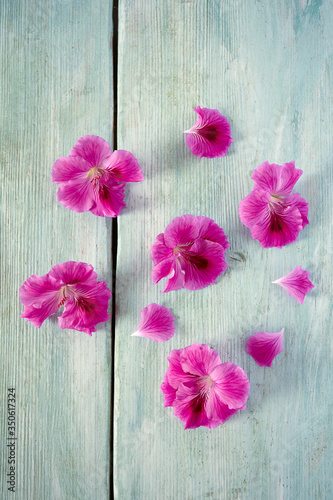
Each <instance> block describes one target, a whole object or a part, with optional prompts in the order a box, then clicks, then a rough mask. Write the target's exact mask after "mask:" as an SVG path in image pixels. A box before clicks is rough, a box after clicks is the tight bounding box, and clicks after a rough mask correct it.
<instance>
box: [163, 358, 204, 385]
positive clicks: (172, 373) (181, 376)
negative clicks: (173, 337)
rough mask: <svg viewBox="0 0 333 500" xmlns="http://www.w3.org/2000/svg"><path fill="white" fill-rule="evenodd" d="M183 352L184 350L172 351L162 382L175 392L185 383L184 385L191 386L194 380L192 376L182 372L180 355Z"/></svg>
mask: <svg viewBox="0 0 333 500" xmlns="http://www.w3.org/2000/svg"><path fill="white" fill-rule="evenodd" d="M183 351H184V349H173V350H172V351H171V352H170V354H169V356H168V361H169V367H168V369H167V372H166V374H165V377H164V382H166V383H167V384H168V385H170V387H172V388H173V389H175V390H177V389H178V387H179V386H180V384H183V383H186V385H193V384H194V383H195V379H196V377H195V376H194V375H192V374H191V373H185V372H184V370H183V367H182V364H181V355H182V353H183ZM162 390H163V389H162Z"/></svg>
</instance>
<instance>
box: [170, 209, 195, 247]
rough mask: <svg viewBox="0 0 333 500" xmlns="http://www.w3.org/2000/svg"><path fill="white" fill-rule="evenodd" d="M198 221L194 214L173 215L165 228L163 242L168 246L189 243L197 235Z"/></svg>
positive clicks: (191, 242)
mask: <svg viewBox="0 0 333 500" xmlns="http://www.w3.org/2000/svg"><path fill="white" fill-rule="evenodd" d="M198 229H199V228H198V221H197V217H195V216H194V215H182V216H181V217H175V218H174V219H173V220H172V221H171V222H170V223H169V224H168V225H167V227H166V228H165V231H164V242H165V245H166V246H167V247H169V248H175V247H177V246H180V245H186V246H187V245H191V244H193V241H194V240H195V239H196V238H197V237H198Z"/></svg>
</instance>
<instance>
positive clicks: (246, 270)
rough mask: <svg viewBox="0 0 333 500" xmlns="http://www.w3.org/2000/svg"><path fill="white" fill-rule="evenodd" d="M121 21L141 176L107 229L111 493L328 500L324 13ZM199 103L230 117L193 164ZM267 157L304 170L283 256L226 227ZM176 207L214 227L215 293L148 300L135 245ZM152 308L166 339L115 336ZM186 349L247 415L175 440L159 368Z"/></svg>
mask: <svg viewBox="0 0 333 500" xmlns="http://www.w3.org/2000/svg"><path fill="white" fill-rule="evenodd" d="M119 16H120V17H119V94H118V97H119V102H118V110H119V115H118V147H119V148H124V149H128V150H130V151H132V152H133V153H134V154H135V156H136V157H137V158H138V160H139V162H140V163H141V165H142V168H143V170H144V173H145V181H144V182H143V183H142V184H140V185H135V186H133V187H132V186H131V188H130V190H129V192H128V196H127V208H126V209H125V210H124V213H123V214H122V215H121V217H120V218H119V253H118V268H117V279H118V282H117V290H118V293H117V323H116V358H115V361H116V372H115V376H116V394H115V492H116V498H117V499H119V500H120V499H142V500H153V499H163V500H167V499H169V500H175V499H177V500H181V499H184V500H185V499H186V500H194V499H195V500H202V499H205V498H211V499H214V500H216V499H226V500H230V499H233V500H236V499H242V500H245V499H248V500H254V499H256V500H259V499H263V500H264V499H265V500H277V499H279V500H281V499H284V500H287V499H288V500H294V499H302V500H306V499H309V500H313V499H329V498H332V497H333V489H332V485H331V471H332V465H333V463H332V459H333V456H332V437H333V436H332V425H331V415H332V329H331V319H332V318H331V311H332V310H331V307H332V300H331V297H332V222H331V221H332V191H331V188H332V168H331V163H332V111H333V106H332V91H333V88H332V49H333V43H332V36H331V34H332V29H333V9H332V3H331V2H329V1H328V0H323V1H311V0H309V1H307V0H301V1H297V0H295V1H289V0H288V1H287V0H279V1H277V0H272V1H270V2H264V1H255V0H249V1H247V2H242V1H240V0H236V1H235V0H226V1H223V2H219V1H210V2H204V1H195V0H194V1H178V0H166V1H164V2H159V1H156V0H147V1H145V2H135V1H132V0H120V2H119ZM197 105H201V106H207V107H212V108H217V109H219V110H220V111H221V113H222V114H223V115H225V116H227V117H228V119H229V121H230V122H231V128H232V135H233V138H234V143H233V145H232V146H231V148H230V152H229V154H228V155H227V156H226V157H224V158H222V159H214V160H207V159H198V158H196V157H194V156H192V154H191V152H190V150H189V149H188V148H187V146H186V145H185V138H184V136H183V134H182V131H183V130H186V129H188V128H189V127H190V126H191V125H192V123H193V122H194V121H195V119H196V115H195V114H194V112H193V108H194V107H195V106H197ZM265 160H269V161H270V162H276V163H283V162H286V161H291V160H295V161H296V166H297V167H298V168H301V169H302V170H303V171H304V175H303V177H302V178H301V180H300V181H299V182H298V184H297V189H296V191H298V192H299V193H300V194H301V196H303V197H305V198H306V200H308V202H309V205H310V211H309V219H310V225H309V226H307V227H306V228H305V229H304V230H303V231H302V232H301V233H300V235H299V238H298V241H297V242H296V243H295V244H293V245H289V246H287V247H285V248H283V249H281V250H279V249H275V248H273V249H262V248H261V247H260V245H259V243H258V241H255V240H252V238H251V236H250V232H249V230H248V229H247V228H245V227H244V226H243V225H242V224H241V223H240V220H239V218H238V206H239V203H240V201H241V199H242V198H243V197H244V196H245V195H247V194H248V193H249V192H250V190H251V189H252V181H251V179H250V176H249V174H250V172H251V171H252V170H253V169H254V168H256V166H257V165H259V164H260V163H261V162H263V161H265ZM185 213H192V214H194V215H205V216H207V217H211V218H213V219H214V220H215V221H216V222H217V223H218V224H220V225H221V226H222V227H223V228H224V230H225V232H226V234H227V236H228V240H229V242H230V244H231V247H230V249H229V250H228V252H227V260H228V263H229V267H228V270H227V272H226V273H225V274H224V276H223V277H221V278H220V279H219V280H218V283H217V284H216V285H215V286H211V287H208V288H206V289H204V290H201V291H196V292H189V291H187V290H180V291H177V292H172V293H169V294H161V293H160V291H161V290H163V285H162V284H159V285H156V286H154V285H153V284H152V282H151V280H150V273H151V270H152V262H151V259H150V247H151V245H152V243H153V242H154V240H155V237H156V235H157V234H158V233H161V232H163V231H164V229H165V227H166V225H167V224H168V223H169V222H170V221H171V219H172V218H174V217H176V216H179V215H182V214H185ZM296 265H302V266H303V268H305V269H308V270H309V271H310V276H311V279H312V280H313V282H314V283H315V285H316V288H315V289H314V290H313V292H311V293H310V294H309V295H308V296H307V297H306V299H305V303H304V305H300V304H298V302H297V301H296V300H294V299H293V298H291V297H290V296H289V295H288V294H287V293H286V292H285V291H284V290H283V289H281V288H279V287H277V286H276V285H272V284H271V281H273V280H275V279H277V278H279V277H281V276H283V275H285V274H287V273H288V272H289V271H291V270H292V269H293V268H294V267H295V266H296ZM151 302H158V303H159V304H162V305H164V306H167V307H169V308H170V309H171V311H172V312H173V314H174V315H175V317H176V327H177V330H176V334H175V336H174V337H173V339H172V340H171V341H169V342H167V343H165V344H157V343H154V342H152V341H149V340H147V339H143V338H136V337H130V334H131V333H132V332H133V331H134V330H135V329H136V327H137V325H138V323H139V320H140V310H141V309H142V308H143V307H145V306H146V305H148V304H149V303H151ZM282 327H285V345H284V351H283V353H282V354H280V355H279V356H278V357H277V358H276V359H275V361H274V364H273V367H272V368H265V369H264V368H260V367H259V366H257V365H256V364H255V362H254V361H253V359H252V358H251V357H250V356H248V355H247V354H246V352H245V345H246V340H247V339H248V337H249V336H250V335H251V334H253V333H255V332H257V331H269V332H275V331H279V330H280V329H281V328H282ZM195 341H196V342H199V343H207V344H209V345H210V346H212V347H213V348H215V349H216V350H217V351H218V353H219V354H220V356H221V359H222V361H232V362H234V363H237V364H239V365H240V366H242V367H243V368H244V369H245V371H246V373H247V374H248V376H249V379H250V382H251V393H250V398H249V401H248V404H247V408H246V410H245V411H242V412H240V413H239V414H238V415H237V416H235V417H233V418H232V419H231V420H230V421H229V422H228V423H226V424H225V425H223V426H221V427H219V428H217V429H215V430H208V429H205V428H200V429H197V430H189V431H184V430H183V425H182V424H181V422H180V421H179V420H178V419H177V418H176V417H174V416H173V412H172V409H171V408H163V398H162V394H161V392H160V389H159V386H160V384H161V382H162V380H163V376H164V373H165V371H166V369H167V366H168V363H167V356H168V354H169V352H170V351H171V350H172V349H175V348H181V347H185V346H187V345H189V344H192V343H193V342H195Z"/></svg>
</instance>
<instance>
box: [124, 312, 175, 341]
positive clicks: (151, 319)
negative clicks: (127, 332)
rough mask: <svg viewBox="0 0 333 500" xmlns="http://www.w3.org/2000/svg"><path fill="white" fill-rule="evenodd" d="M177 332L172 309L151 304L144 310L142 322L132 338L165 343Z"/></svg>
mask: <svg viewBox="0 0 333 500" xmlns="http://www.w3.org/2000/svg"><path fill="white" fill-rule="evenodd" d="M175 331H176V329H175V318H174V317H173V316H172V314H171V311H170V309H168V308H167V307H164V306H160V305H158V304H149V306H147V307H145V308H144V309H142V311H141V321H140V323H139V326H138V328H137V329H136V331H135V332H134V333H132V336H134V337H147V338H148V339H152V340H156V342H165V341H167V340H170V339H171V337H173V336H174V334H175Z"/></svg>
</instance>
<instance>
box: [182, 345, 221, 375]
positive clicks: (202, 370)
mask: <svg viewBox="0 0 333 500" xmlns="http://www.w3.org/2000/svg"><path fill="white" fill-rule="evenodd" d="M180 364H181V367H182V369H183V371H184V372H187V373H192V374H193V375H197V376H199V377H201V376H203V375H208V374H210V373H211V372H212V371H213V370H214V368H216V367H217V366H218V365H220V364H221V359H220V356H219V355H218V354H217V352H216V351H214V349H211V348H210V347H209V346H208V345H205V344H198V343H196V342H195V343H194V344H193V345H190V346H188V347H185V349H182V352H181V353H180Z"/></svg>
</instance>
